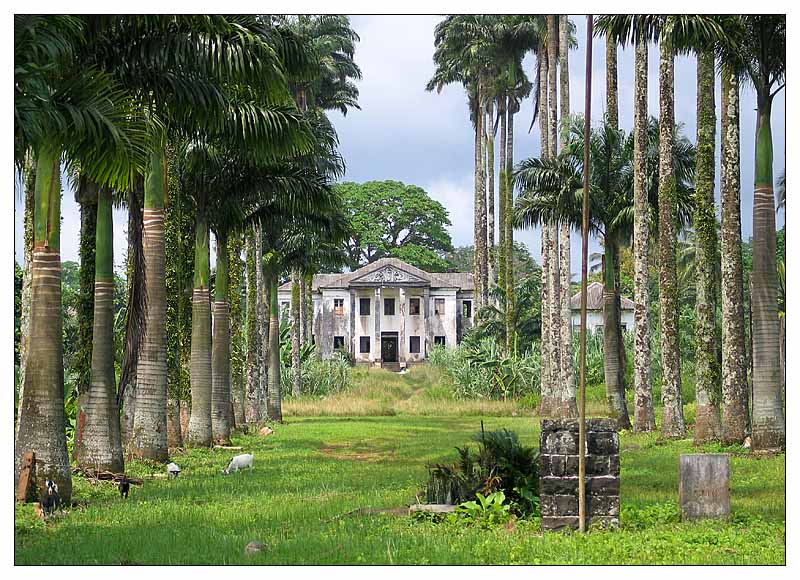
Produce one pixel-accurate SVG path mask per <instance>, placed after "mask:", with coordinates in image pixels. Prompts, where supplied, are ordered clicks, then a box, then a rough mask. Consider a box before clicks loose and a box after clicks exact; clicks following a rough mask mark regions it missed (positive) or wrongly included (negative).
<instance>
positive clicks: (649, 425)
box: [633, 37, 656, 432]
mask: <svg viewBox="0 0 800 580" xmlns="http://www.w3.org/2000/svg"><path fill="white" fill-rule="evenodd" d="M635 61H636V62H635V66H636V77H635V80H634V89H633V90H634V121H633V123H634V127H633V298H634V307H633V316H634V329H635V336H634V354H633V368H634V371H633V388H634V395H635V397H634V411H633V429H634V430H635V431H639V432H641V431H652V430H653V429H655V427H656V419H655V412H654V410H653V385H652V382H651V372H650V370H651V360H650V294H649V286H650V284H649V276H648V265H649V257H650V227H649V221H650V204H649V202H648V199H647V169H646V167H645V163H646V161H645V151H646V148H647V41H646V40H644V39H643V38H641V37H640V38H637V39H636V58H635Z"/></svg>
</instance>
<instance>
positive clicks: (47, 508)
mask: <svg viewBox="0 0 800 580" xmlns="http://www.w3.org/2000/svg"><path fill="white" fill-rule="evenodd" d="M44 485H45V488H44V491H42V497H41V498H39V505H40V506H41V508H42V513H44V516H45V517H48V516H52V515H53V512H54V511H55V510H57V509H58V507H59V506H60V505H61V497H59V495H58V485H56V482H55V481H53V480H52V479H48V480H47V481H45V482H44Z"/></svg>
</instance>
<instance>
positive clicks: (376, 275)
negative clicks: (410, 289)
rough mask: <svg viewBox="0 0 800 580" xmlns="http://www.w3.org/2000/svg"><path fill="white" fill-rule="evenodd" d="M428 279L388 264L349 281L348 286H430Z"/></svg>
mask: <svg viewBox="0 0 800 580" xmlns="http://www.w3.org/2000/svg"><path fill="white" fill-rule="evenodd" d="M430 283H431V281H430V279H429V278H424V277H422V276H418V275H416V274H413V273H411V272H409V271H408V270H406V269H405V268H402V267H400V266H398V265H394V264H390V265H387V266H383V267H381V268H378V269H376V270H373V271H371V272H367V273H366V274H363V275H361V276H358V277H356V278H353V279H351V280H350V286H392V285H397V286H430Z"/></svg>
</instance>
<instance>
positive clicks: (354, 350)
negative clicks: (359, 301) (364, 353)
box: [348, 288, 358, 360]
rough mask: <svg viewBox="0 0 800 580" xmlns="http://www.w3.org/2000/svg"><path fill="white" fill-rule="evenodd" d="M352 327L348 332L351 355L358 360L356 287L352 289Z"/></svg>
mask: <svg viewBox="0 0 800 580" xmlns="http://www.w3.org/2000/svg"><path fill="white" fill-rule="evenodd" d="M349 324H350V328H349V329H348V333H349V335H350V356H351V357H352V360H356V353H357V352H358V350H357V349H358V345H357V344H356V342H358V341H357V340H356V291H355V288H351V289H350V323H349Z"/></svg>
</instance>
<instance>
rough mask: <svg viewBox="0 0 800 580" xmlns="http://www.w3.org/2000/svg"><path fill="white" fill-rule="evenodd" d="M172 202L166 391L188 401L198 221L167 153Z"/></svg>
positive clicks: (168, 214)
mask: <svg viewBox="0 0 800 580" xmlns="http://www.w3.org/2000/svg"><path fill="white" fill-rule="evenodd" d="M167 159H168V171H169V178H170V183H171V184H173V185H172V188H171V191H170V203H168V204H167V206H166V208H165V210H164V251H165V253H166V255H167V256H169V257H170V259H168V260H167V261H166V264H165V267H166V282H167V294H166V297H167V316H166V319H165V322H166V329H167V347H166V350H167V392H168V393H169V397H170V398H174V399H180V400H188V399H189V397H190V392H191V387H190V385H189V359H190V354H191V343H192V281H193V279H194V241H195V239H194V238H195V220H194V213H193V208H192V206H191V204H190V201H189V194H188V193H187V192H186V191H184V188H183V186H182V185H183V184H182V182H181V180H179V179H177V172H178V167H177V163H176V162H175V161H176V160H175V157H174V156H171V155H168V156H167Z"/></svg>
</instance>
